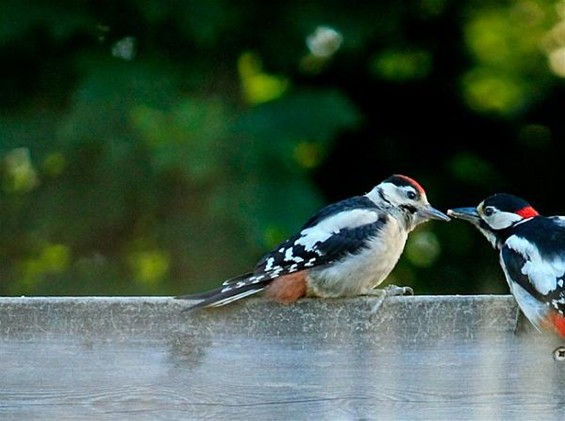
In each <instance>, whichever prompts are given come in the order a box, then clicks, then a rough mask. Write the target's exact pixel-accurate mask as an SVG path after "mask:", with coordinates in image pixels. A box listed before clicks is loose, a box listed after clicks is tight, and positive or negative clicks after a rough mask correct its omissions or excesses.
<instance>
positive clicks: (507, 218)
mask: <svg viewBox="0 0 565 421" xmlns="http://www.w3.org/2000/svg"><path fill="white" fill-rule="evenodd" d="M522 219H523V218H522V217H521V216H520V215H516V214H515V213H509V212H505V213H498V214H496V215H493V216H491V217H490V218H489V219H488V220H487V223H488V224H489V225H490V226H491V227H492V228H494V229H495V230H501V229H505V228H508V227H510V226H512V225H514V224H515V223H516V222H520V221H521V220H522Z"/></svg>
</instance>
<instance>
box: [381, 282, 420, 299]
mask: <svg viewBox="0 0 565 421" xmlns="http://www.w3.org/2000/svg"><path fill="white" fill-rule="evenodd" d="M385 291H386V296H387V297H396V296H398V295H414V290H413V289H412V288H410V287H399V286H398V285H389V286H387V287H386V288H385Z"/></svg>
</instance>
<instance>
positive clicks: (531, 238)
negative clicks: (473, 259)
mask: <svg viewBox="0 0 565 421" xmlns="http://www.w3.org/2000/svg"><path fill="white" fill-rule="evenodd" d="M447 214H448V215H450V216H453V217H454V218H459V219H463V220H466V221H469V222H470V223H471V224H473V225H474V226H475V227H476V228H478V230H479V231H480V232H481V233H482V234H483V235H484V236H485V237H486V238H487V240H488V241H489V242H490V243H491V244H492V246H493V247H494V248H496V249H498V251H499V258H500V265H501V267H502V270H503V272H504V275H505V277H506V281H507V283H508V285H509V287H510V292H511V293H512V295H513V296H514V298H515V299H516V302H517V303H518V306H519V307H520V309H521V311H522V312H523V313H524V315H525V316H526V318H527V319H528V320H529V321H530V322H531V323H532V324H533V325H534V326H535V328H536V329H537V330H538V331H540V332H541V331H553V332H555V333H557V334H558V335H559V336H561V337H565V315H564V312H565V288H564V286H563V282H564V275H565V217H562V216H541V215H540V214H539V213H538V212H537V211H536V210H535V209H534V208H533V207H532V206H531V205H530V204H529V203H528V202H526V201H525V200H523V199H521V198H519V197H516V196H513V195H510V194H505V193H499V194H495V195H492V196H489V197H488V198H486V199H485V200H483V201H482V202H481V203H480V204H479V205H478V206H477V207H476V208H457V209H449V210H448V211H447Z"/></svg>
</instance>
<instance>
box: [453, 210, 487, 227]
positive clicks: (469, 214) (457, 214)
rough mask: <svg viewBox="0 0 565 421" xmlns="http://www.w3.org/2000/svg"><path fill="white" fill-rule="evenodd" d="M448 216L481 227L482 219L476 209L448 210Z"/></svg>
mask: <svg viewBox="0 0 565 421" xmlns="http://www.w3.org/2000/svg"><path fill="white" fill-rule="evenodd" d="M447 214H448V215H449V216H453V217H454V218H457V219H463V220H465V221H469V222H470V223H472V224H475V225H479V223H480V222H481V217H480V216H479V214H478V212H477V209H476V208H455V209H448V211H447Z"/></svg>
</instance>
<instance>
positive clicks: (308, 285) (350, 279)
mask: <svg viewBox="0 0 565 421" xmlns="http://www.w3.org/2000/svg"><path fill="white" fill-rule="evenodd" d="M429 219H438V220H443V221H448V220H449V217H448V216H447V215H445V214H444V213H442V212H440V211H439V210H437V209H434V208H433V207H432V206H431V205H430V204H429V203H428V199H427V198H426V193H425V191H424V189H423V188H422V186H420V184H418V183H417V182H416V181H414V180H413V179H411V178H410V177H407V176H405V175H393V176H391V177H389V178H387V179H386V180H384V181H382V182H381V183H380V184H378V185H377V186H375V187H374V188H373V189H372V190H371V191H370V192H368V193H367V194H365V195H362V196H354V197H351V198H349V199H345V200H342V201H339V202H337V203H334V204H330V205H328V206H326V207H324V208H323V209H321V210H320V211H318V212H317V213H316V214H315V215H313V216H312V217H311V218H310V219H309V220H308V221H307V222H306V224H305V225H304V226H303V227H302V229H301V230H300V231H298V232H297V233H296V234H294V235H292V236H291V237H289V238H288V239H287V240H286V241H284V242H282V243H281V244H280V245H278V246H277V247H275V248H274V249H273V250H272V251H271V252H269V253H268V254H266V255H265V256H264V257H263V258H262V259H261V260H259V262H258V263H257V265H256V266H255V269H254V270H253V272H250V273H246V274H244V275H240V276H237V277H235V278H231V279H228V280H227V281H225V282H224V283H223V284H222V286H220V287H219V288H217V289H215V290H212V291H208V292H204V293H201V294H193V295H183V296H179V297H177V298H180V299H201V300H202V301H200V302H199V303H197V304H196V305H194V306H193V307H191V308H197V307H217V306H222V305H225V304H228V303H231V302H233V301H236V300H238V299H240V298H243V297H246V296H249V295H252V294H255V293H258V292H260V291H263V290H264V293H265V295H266V297H267V298H270V299H272V300H275V301H278V302H280V303H284V304H290V303H293V302H295V301H296V300H298V299H299V298H301V297H304V296H309V297H321V298H333V297H351V296H357V295H380V296H383V294H386V292H384V291H383V290H376V289H375V287H377V286H378V285H379V284H381V283H382V282H383V281H384V280H385V278H386V277H387V276H388V275H389V273H390V272H391V271H392V269H393V268H394V267H395V265H396V263H397V262H398V259H399V258H400V255H401V254H402V251H403V250H404V245H405V244H406V240H407V238H408V234H409V233H410V231H412V230H413V229H414V228H415V227H416V226H417V225H418V224H420V223H422V222H425V221H427V220H429ZM410 291H411V290H410V289H409V288H400V287H394V286H391V288H390V291H389V295H394V294H403V293H407V292H410Z"/></svg>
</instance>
